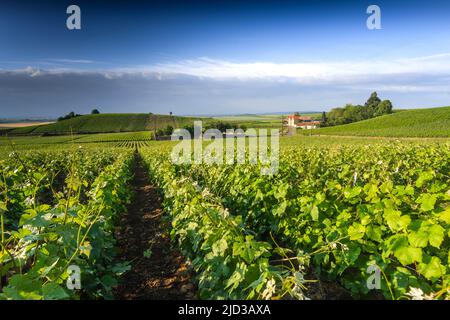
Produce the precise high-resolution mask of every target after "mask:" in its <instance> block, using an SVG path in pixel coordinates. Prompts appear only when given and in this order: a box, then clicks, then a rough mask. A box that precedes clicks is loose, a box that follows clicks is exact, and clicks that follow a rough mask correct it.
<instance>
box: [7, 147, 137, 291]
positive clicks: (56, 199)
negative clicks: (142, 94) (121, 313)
mask: <svg viewBox="0 0 450 320" xmlns="http://www.w3.org/2000/svg"><path fill="white" fill-rule="evenodd" d="M132 162H133V153H132V151H131V150H130V151H126V150H122V151H120V152H119V151H118V149H114V150H109V151H94V150H88V151H83V150H79V151H66V152H62V153H61V152H50V151H48V152H47V151H46V152H42V153H34V154H31V153H30V154H28V155H27V154H25V155H24V154H21V155H20V156H19V155H17V154H11V155H10V158H9V159H5V160H0V171H1V172H0V174H1V177H2V179H1V181H0V215H1V236H2V237H1V248H0V280H1V282H0V292H1V293H0V298H3V299H66V298H72V299H77V298H80V297H81V296H86V297H90V298H97V297H106V298H107V297H112V287H113V286H114V285H115V284H116V278H117V277H118V276H119V275H120V274H121V273H123V272H124V271H126V270H127V268H128V266H127V265H125V264H120V263H119V264H117V263H114V252H115V251H114V250H113V247H114V243H115V240H114V236H113V231H114V228H115V225H116V219H117V217H118V215H119V214H121V213H122V212H123V211H124V210H125V208H124V205H125V204H126V203H127V202H128V201H129V199H130V191H129V188H128V181H129V180H130V178H131V177H132V171H131V168H132ZM71 266H77V267H78V268H80V269H81V270H83V283H82V290H81V291H72V290H68V288H67V287H66V280H67V277H68V276H69V267H71Z"/></svg>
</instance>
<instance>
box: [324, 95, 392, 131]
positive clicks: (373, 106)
mask: <svg viewBox="0 0 450 320" xmlns="http://www.w3.org/2000/svg"><path fill="white" fill-rule="evenodd" d="M388 113H392V103H391V102H390V101H389V100H384V101H381V100H380V98H378V94H377V93H376V92H372V94H371V95H370V97H369V99H368V100H367V102H366V103H365V104H364V106H360V105H352V104H347V105H345V107H344V108H334V109H331V110H330V112H328V113H327V114H326V118H327V119H326V125H327V126H336V125H340V124H346V123H352V122H356V121H361V120H365V119H370V118H373V117H377V116H380V115H383V114H388ZM322 119H323V115H322Z"/></svg>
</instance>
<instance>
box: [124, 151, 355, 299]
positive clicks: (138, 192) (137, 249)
mask: <svg viewBox="0 0 450 320" xmlns="http://www.w3.org/2000/svg"><path fill="white" fill-rule="evenodd" d="M131 185H132V188H133V189H134V190H133V191H134V194H135V196H134V199H133V201H132V202H131V204H130V205H129V206H128V208H127V209H128V210H127V213H125V214H124V215H123V216H122V221H121V223H120V225H121V226H120V228H119V231H117V232H116V239H117V247H118V249H119V257H118V258H119V260H121V261H128V262H130V264H131V270H130V271H128V272H126V273H125V274H124V275H123V276H122V277H121V280H120V283H119V286H118V287H117V288H116V289H115V298H116V299H122V300H153V299H158V300H183V299H186V300H190V299H197V295H196V292H197V290H196V287H195V286H194V285H193V283H192V282H191V276H192V275H191V273H190V272H189V269H188V267H187V265H186V263H185V259H184V257H183V256H182V255H181V254H180V252H179V251H178V250H177V249H176V248H175V247H174V245H173V244H172V243H171V241H170V237H169V235H168V230H169V226H168V225H167V224H166V223H165V222H164V220H163V219H162V214H163V209H162V207H161V199H160V196H159V195H158V193H157V190H156V186H154V185H152V184H151V183H149V177H148V173H147V171H146V170H145V167H144V165H143V163H142V159H141V158H140V156H139V154H138V153H136V160H135V168H134V178H133V181H132V184H131ZM311 273H313V272H311ZM315 278H316V277H315ZM316 279H317V278H316ZM308 287H309V288H308V289H309V290H308V292H307V296H309V297H310V298H311V299H313V300H322V299H327V300H336V299H337V300H341V299H345V300H346V299H351V296H350V295H349V294H348V292H347V291H346V290H344V289H343V288H342V287H341V286H340V285H338V284H337V283H335V282H328V281H317V282H314V283H311V284H310V285H309V286H308Z"/></svg>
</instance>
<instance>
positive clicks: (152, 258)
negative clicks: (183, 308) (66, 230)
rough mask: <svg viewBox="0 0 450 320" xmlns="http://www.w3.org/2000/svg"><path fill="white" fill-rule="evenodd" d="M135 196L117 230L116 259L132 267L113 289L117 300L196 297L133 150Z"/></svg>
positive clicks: (137, 156) (139, 159)
mask: <svg viewBox="0 0 450 320" xmlns="http://www.w3.org/2000/svg"><path fill="white" fill-rule="evenodd" d="M132 186H133V188H134V191H135V198H134V200H133V202H132V203H131V204H130V205H129V207H128V213H126V214H125V215H124V216H123V217H122V221H121V227H120V231H118V232H117V233H116V239H117V242H118V243H117V246H118V248H119V250H120V251H119V259H120V260H122V261H130V262H131V270H130V271H128V272H127V273H126V274H124V275H123V276H122V278H121V281H120V283H119V286H118V287H117V288H116V290H115V297H116V298H117V299H125V300H130V299H131V300H142V299H163V300H164V299H170V300H172V299H175V300H178V299H195V298H196V293H195V292H196V290H195V287H194V285H193V284H192V283H191V282H190V274H189V271H188V268H187V266H186V264H185V262H184V261H185V260H184V258H183V256H182V255H181V254H180V253H179V252H178V251H177V250H176V249H174V248H173V246H172V244H171V242H170V238H169V235H168V230H169V229H168V226H166V225H165V224H164V222H163V220H162V219H161V218H162V217H161V216H162V214H163V210H162V208H161V199H160V198H159V195H158V193H157V192H156V188H155V186H154V185H152V184H150V183H149V179H148V175H147V172H146V170H145V168H144V166H143V164H142V161H141V158H140V156H139V155H138V154H137V153H136V166H135V176H134V180H133V182H132Z"/></svg>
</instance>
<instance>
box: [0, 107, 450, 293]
mask: <svg viewBox="0 0 450 320" xmlns="http://www.w3.org/2000/svg"><path fill="white" fill-rule="evenodd" d="M409 112H410V111H404V112H401V113H399V114H407V113H409ZM408 118H409V117H408ZM230 120H232V119H230ZM252 121H254V120H252ZM150 138H151V135H150V133H149V132H131V133H113V134H95V135H94V134H93V135H72V136H70V135H67V136H57V137H14V138H0V172H1V177H2V179H1V181H0V195H1V198H0V214H1V248H0V298H4V299H79V298H82V299H98V298H113V297H115V298H124V297H125V298H126V297H130V296H136V294H137V293H136V290H137V289H136V288H137V287H139V286H140V287H142V286H141V285H140V284H142V283H152V285H148V287H144V288H143V289H139V290H143V292H139V294H141V297H146V298H171V299H177V298H193V297H196V298H200V299H282V298H289V299H306V298H310V299H339V298H363V299H373V298H376V299H409V298H411V296H410V295H408V294H410V293H411V292H412V291H411V290H413V289H414V288H416V289H417V288H420V289H421V290H422V291H423V294H424V295H425V296H424V297H425V298H427V299H428V298H429V299H444V298H449V288H450V269H449V264H450V256H449V249H450V211H449V209H450V207H449V200H450V175H449V172H450V139H439V138H438V139H420V138H416V139H402V138H389V137H388V138H383V139H372V138H365V137H351V138H350V137H327V136H311V137H309V136H302V135H298V136H294V137H282V138H281V141H280V160H279V170H278V172H277V173H276V174H274V175H272V176H262V175H261V170H260V169H261V167H263V164H262V163H257V164H252V163H249V162H248V161H247V162H246V163H244V164H240V165H206V164H201V165H194V164H184V165H173V164H172V163H171V161H170V157H169V156H170V152H171V150H172V147H173V146H174V145H175V143H174V142H170V141H151V140H150ZM249 141H250V140H249V139H247V142H249ZM205 144H206V142H205ZM161 212H163V215H164V219H162V218H161ZM148 217H153V218H151V219H150V220H148V219H149V218H148ZM138 230H139V231H138ZM136 233H137V234H136ZM174 245H175V247H176V248H177V250H175V251H174V249H173V246H174ZM180 254H181V255H180ZM71 265H76V266H78V267H79V268H80V269H81V270H82V279H81V283H82V284H83V285H82V286H81V289H80V290H69V289H67V287H66V281H67V278H68V277H69V271H68V267H69V266H71ZM371 266H372V267H371ZM375 267H376V268H379V270H380V271H381V274H380V276H381V279H380V287H379V289H376V290H370V289H369V287H368V286H367V284H366V282H367V278H368V276H369V275H368V270H369V271H370V270H374V269H370V268H375ZM172 269H173V270H184V271H180V272H176V273H175V274H174V273H171V271H170V270H172ZM164 281H171V283H173V284H172V285H171V289H170V290H166V289H161V287H159V286H158V285H157V283H163V282H164Z"/></svg>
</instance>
